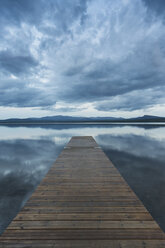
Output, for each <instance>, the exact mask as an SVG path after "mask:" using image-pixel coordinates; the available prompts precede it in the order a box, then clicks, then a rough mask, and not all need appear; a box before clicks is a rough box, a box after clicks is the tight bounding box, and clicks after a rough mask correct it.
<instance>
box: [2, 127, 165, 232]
mask: <svg viewBox="0 0 165 248" xmlns="http://www.w3.org/2000/svg"><path fill="white" fill-rule="evenodd" d="M75 135H83V136H84V135H92V136H93V137H94V138H95V139H96V141H97V142H98V143H99V144H100V145H101V146H102V148H103V149H104V151H105V152H106V154H107V155H108V156H109V157H110V159H111V160H112V161H113V163H114V164H115V165H116V167H117V168H118V169H119V170H120V172H121V173H122V175H123V176H124V177H125V179H126V180H127V182H128V183H129V185H130V186H131V187H132V188H133V189H134V190H135V192H136V193H137V195H138V196H139V198H140V199H141V200H142V201H143V203H144V204H145V206H146V207H147V208H148V210H149V211H150V212H151V213H152V215H153V217H154V218H156V219H157V221H158V222H159V224H160V225H161V227H162V228H164V230H165V193H164V189H165V164H164V161H165V155H164V151H165V127H162V126H155V125H154V128H153V127H152V126H151V125H149V126H148V125H147V126H144V125H143V126H142V125H140V126H126V125H124V126H122V125H54V126H53V125H46V126H43V125H42V127H40V126H35V127H25V126H22V127H5V126H1V127H0V232H2V231H3V230H4V228H5V227H6V226H7V225H8V224H9V222H10V221H11V220H12V219H13V217H14V216H15V215H16V214H17V212H19V210H20V208H21V207H22V206H23V205H24V203H25V202H26V200H27V199H28V198H29V196H30V195H31V193H32V192H33V190H34V189H35V187H36V186H37V184H38V183H39V182H40V180H41V179H42V177H43V176H44V175H45V173H46V172H47V170H48V169H49V167H50V166H51V165H52V164H53V162H54V161H55V159H56V157H57V156H58V154H59V153H60V151H61V150H62V149H63V147H64V146H65V145H66V143H67V142H68V141H69V139H70V137H72V136H75Z"/></svg>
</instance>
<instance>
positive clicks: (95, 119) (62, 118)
mask: <svg viewBox="0 0 165 248" xmlns="http://www.w3.org/2000/svg"><path fill="white" fill-rule="evenodd" d="M56 122H165V117H159V116H151V115H144V116H141V117H136V118H128V119H126V118H121V117H119V118H116V117H74V116H63V115H56V116H45V117H41V118H25V119H19V118H11V119H6V120H0V124H6V123H7V124H10V123H11V124H12V123H13V124H21V123H32V124H35V123H41V124H42V123H56Z"/></svg>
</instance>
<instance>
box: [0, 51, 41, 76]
mask: <svg viewBox="0 0 165 248" xmlns="http://www.w3.org/2000/svg"><path fill="white" fill-rule="evenodd" d="M35 66H37V61H36V60H35V59H34V58H33V57H32V56H30V55H27V56H26V55H14V54H12V53H11V52H10V51H8V50H7V51H2V52H0V67H1V69H2V70H4V71H6V72H7V73H9V72H10V73H13V74H15V75H18V74H21V73H25V72H29V70H30V69H31V68H33V67H35Z"/></svg>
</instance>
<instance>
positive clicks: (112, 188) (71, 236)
mask: <svg viewBox="0 0 165 248" xmlns="http://www.w3.org/2000/svg"><path fill="white" fill-rule="evenodd" d="M1 247H8V248H11V247H12V248H15V247H17V248H19V247H22V248H23V247H35V248H39V247H40V248H42V247H44V248H46V247H51V248H62V247H63V248H64V247H65V248H67V247H68V248H69V247H70V248H74V247H75V248H79V247H83V248H84V247H95V248H97V247H98V248H100V247H101V248H109V247H113V248H121V247H122V248H132V247H135V248H138V247H139V248H140V247H143V248H163V247H165V234H164V233H163V232H162V231H161V229H160V227H159V226H158V224H157V223H156V222H155V221H154V220H153V218H152V217H151V215H150V214H149V213H148V211H147V210H146V208H145V207H144V206H143V204H142V203H141V201H140V200H139V199H138V198H137V196H136V195H135V193H134V192H133V191H132V190H131V188H130V187H129V186H128V184H127V183H126V182H125V180H124V179H123V177H122V176H121V175H120V173H119V172H118V170H117V169H116V168H115V167H114V165H113V164H112V162H111V161H109V159H108V158H107V157H106V156H105V154H104V153H103V151H102V150H101V148H100V147H99V146H98V145H97V143H96V142H95V140H94V139H93V138H92V137H89V136H88V137H73V138H72V139H71V140H70V142H69V143H68V145H67V147H65V148H64V150H63V151H62V153H61V154H60V156H59V157H58V159H57V160H56V163H55V164H54V165H53V166H52V168H51V169H50V170H49V172H48V174H47V175H46V177H45V178H44V179H43V181H42V182H41V184H40V185H39V186H38V188H37V189H36V191H35V192H34V193H33V195H32V197H31V198H30V199H29V200H28V202H27V203H26V204H25V206H24V207H23V209H22V210H21V211H20V213H19V214H18V215H17V216H16V217H15V218H14V220H13V221H12V222H11V224H10V225H9V226H8V228H7V229H6V231H5V232H4V233H3V235H2V236H1V237H0V248H1Z"/></svg>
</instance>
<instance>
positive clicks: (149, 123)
mask: <svg viewBox="0 0 165 248" xmlns="http://www.w3.org/2000/svg"><path fill="white" fill-rule="evenodd" d="M82 124H85V125H92V124H93V125H116V124H118V125H165V122H163V121H162V122H160V121H159V122H151V121H59V122H58V121H54V122H52V121H51V122H49V121H48V122H43V121H41V122H37V121H35V122H21V121H20V122H19V121H18V122H7V121H4V122H3V121H1V122H0V125H82Z"/></svg>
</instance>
